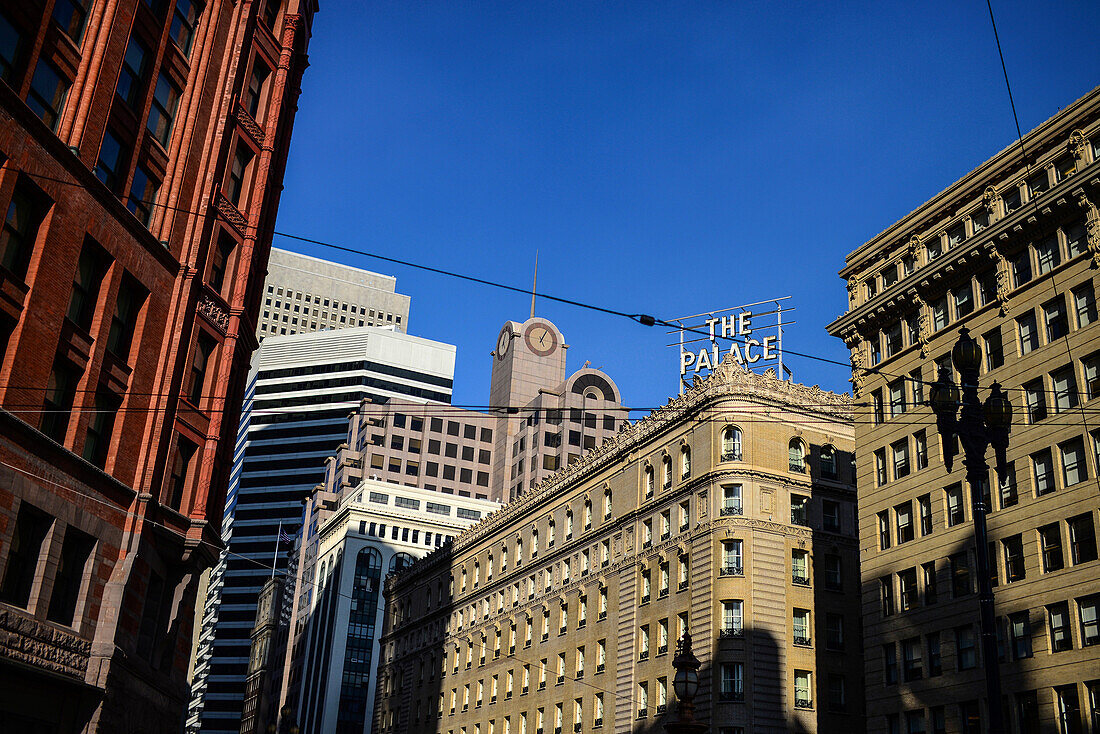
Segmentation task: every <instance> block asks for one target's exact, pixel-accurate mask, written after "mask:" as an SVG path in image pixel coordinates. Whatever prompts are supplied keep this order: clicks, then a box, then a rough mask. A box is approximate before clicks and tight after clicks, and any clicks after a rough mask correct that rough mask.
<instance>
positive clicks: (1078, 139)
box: [1067, 130, 1088, 163]
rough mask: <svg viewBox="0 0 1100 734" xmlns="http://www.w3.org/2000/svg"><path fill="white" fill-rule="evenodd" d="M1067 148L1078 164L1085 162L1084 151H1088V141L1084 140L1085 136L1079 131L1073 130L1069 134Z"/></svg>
mask: <svg viewBox="0 0 1100 734" xmlns="http://www.w3.org/2000/svg"><path fill="white" fill-rule="evenodd" d="M1067 147H1068V148H1069V152H1070V154H1071V155H1072V156H1073V157H1074V158H1075V159H1076V160H1077V162H1078V163H1083V162H1084V160H1085V151H1086V150H1087V149H1088V140H1086V139H1085V134H1084V133H1083V132H1081V131H1080V130H1074V131H1073V132H1071V133H1070V134H1069V145H1068V146H1067Z"/></svg>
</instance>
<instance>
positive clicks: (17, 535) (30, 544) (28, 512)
mask: <svg viewBox="0 0 1100 734" xmlns="http://www.w3.org/2000/svg"><path fill="white" fill-rule="evenodd" d="M51 522H52V519H51V518H50V516H49V515H47V514H46V513H44V512H42V511H41V510H39V509H38V508H37V507H34V506H33V505H30V504H28V503H26V502H24V503H22V504H20V505H19V514H18V515H16V518H15V530H14V532H12V536H11V545H10V546H9V547H8V563H7V568H6V569H5V571H4V581H3V583H2V584H0V601H3V602H5V603H7V604H11V605H13V606H17V607H23V608H26V606H27V604H28V603H29V602H30V598H31V586H32V585H33V584H34V577H35V571H36V570H37V569H38V558H39V555H40V554H41V552H42V541H43V540H45V538H46V533H47V532H49V529H50V523H51Z"/></svg>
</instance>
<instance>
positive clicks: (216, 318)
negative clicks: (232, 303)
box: [199, 293, 229, 334]
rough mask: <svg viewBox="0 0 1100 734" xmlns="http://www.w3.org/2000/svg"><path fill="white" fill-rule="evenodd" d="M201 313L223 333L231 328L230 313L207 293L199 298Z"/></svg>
mask: <svg viewBox="0 0 1100 734" xmlns="http://www.w3.org/2000/svg"><path fill="white" fill-rule="evenodd" d="M199 313H201V314H202V315H203V316H205V317H206V319H207V321H209V322H210V323H211V324H213V325H214V326H216V327H217V328H218V330H219V331H221V333H222V334H225V332H226V330H227V329H229V313H228V312H227V311H226V310H225V309H224V308H222V307H221V306H220V305H219V304H218V302H217V301H215V300H214V299H213V298H211V297H210V296H208V295H206V294H205V293H204V294H203V295H202V298H200V299H199Z"/></svg>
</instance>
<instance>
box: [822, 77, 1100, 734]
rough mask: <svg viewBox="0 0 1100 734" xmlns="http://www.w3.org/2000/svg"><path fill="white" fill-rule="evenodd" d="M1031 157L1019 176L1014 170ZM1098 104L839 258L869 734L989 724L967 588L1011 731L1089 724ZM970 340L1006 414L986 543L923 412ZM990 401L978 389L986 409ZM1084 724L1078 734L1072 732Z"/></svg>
mask: <svg viewBox="0 0 1100 734" xmlns="http://www.w3.org/2000/svg"><path fill="white" fill-rule="evenodd" d="M1022 153H1026V157H1022ZM1098 202H1100V88H1098V89H1094V90H1093V91H1091V92H1090V93H1089V94H1087V95H1086V96H1084V97H1082V98H1081V99H1079V100H1077V101H1076V102H1074V103H1072V104H1070V105H1068V106H1067V107H1065V108H1064V109H1062V110H1061V111H1060V112H1059V113H1058V114H1057V115H1055V116H1054V117H1052V118H1050V119H1049V120H1047V121H1046V122H1044V123H1043V124H1042V125H1040V126H1039V127H1037V128H1036V129H1035V130H1033V131H1031V132H1030V133H1028V134H1027V135H1026V136H1025V137H1024V139H1023V140H1022V142H1019V143H1017V142H1013V143H1012V144H1011V145H1009V146H1008V147H1007V148H1005V149H1004V150H1003V151H1002V152H1000V153H998V154H997V155H996V156H994V157H993V158H991V159H990V160H988V161H986V162H985V163H983V164H982V165H981V166H979V167H978V168H976V169H975V170H973V171H971V172H970V173H968V174H966V175H965V176H964V177H962V178H961V179H959V180H958V181H956V182H955V183H953V184H951V186H949V187H948V188H947V189H946V190H944V191H943V192H941V193H940V194H938V195H937V196H935V197H934V198H932V199H931V200H929V201H927V202H925V203H924V204H922V205H921V206H920V207H918V208H917V209H916V210H915V211H913V212H912V213H910V214H909V215H907V216H906V217H904V218H903V219H901V220H900V221H898V222H897V223H896V224H894V225H892V226H891V227H890V228H889V229H887V230H886V231H885V232H883V233H881V234H879V235H878V236H876V237H875V238H874V239H872V240H870V241H869V242H867V243H866V244H864V245H862V246H861V247H859V248H858V249H856V250H855V251H854V252H852V253H851V254H850V255H849V256H848V258H847V261H846V265H845V267H844V269H843V270H842V271H841V273H840V275H841V277H843V278H844V279H845V280H847V282H848V292H849V298H850V307H849V310H848V312H847V313H846V314H844V315H843V316H841V317H840V318H838V319H837V320H836V321H835V322H833V323H832V324H831V325H830V326H829V332H830V333H831V334H833V335H834V336H838V337H840V338H843V339H844V341H845V343H846V344H847V345H848V346H849V347H850V348H851V350H852V381H853V384H854V386H855V393H856V398H857V401H858V403H859V404H862V405H865V406H866V407H865V408H863V409H862V411H861V413H860V419H859V420H857V421H856V453H857V455H858V456H859V457H860V458H859V466H858V477H859V485H860V507H859V526H860V541H861V543H860V546H861V549H862V560H861V565H862V573H863V600H864V608H863V620H864V632H865V635H866V640H867V651H868V653H867V658H866V661H867V662H866V685H867V716H868V730H869V731H871V732H899V731H909V732H914V731H919V732H925V731H927V732H930V733H933V734H936V733H941V732H972V731H973V732H978V731H982V730H984V727H983V721H985V722H987V721H988V715H989V708H988V707H989V705H990V704H989V702H988V701H987V700H985V699H983V695H984V692H985V682H984V681H985V679H984V675H983V666H984V663H985V661H983V660H982V659H981V652H980V649H979V647H980V645H979V644H978V629H977V611H978V603H977V595H976V594H975V593H974V592H975V579H974V577H973V573H972V569H973V568H974V564H975V558H976V556H975V553H976V552H987V553H988V554H989V555H988V558H989V562H990V567H991V579H992V581H993V583H994V584H995V613H996V615H997V623H998V637H999V640H1000V662H999V663H998V664H999V666H1000V673H1001V680H1002V693H1003V696H1004V700H1003V701H1001V702H999V704H995V705H1001V706H1003V710H1004V711H1005V714H1006V720H1007V722H1008V726H1009V730H1010V731H1013V732H1033V731H1040V730H1042V731H1048V730H1049V731H1054V730H1057V731H1060V732H1065V733H1068V732H1078V731H1082V730H1083V727H1084V726H1086V725H1090V726H1091V727H1092V729H1091V730H1093V731H1096V730H1098V727H1100V719H1098V718H1097V717H1098V716H1100V672H1098V671H1100V626H1098V625H1100V622H1098V605H1100V573H1098V571H1100V561H1098V560H1097V551H1096V540H1095V532H1096V530H1095V528H1096V524H1097V521H1098V520H1100V517H1098V515H1097V508H1098V506H1100V503H1098V502H1097V496H1098V495H1097V486H1098V485H1097V473H1098V471H1100V466H1098V460H1100V429H1098V426H1100V421H1098V420H1097V419H1096V417H1095V416H1096V412H1097V407H1100V403H1098V402H1097V401H1098V400H1100V351H1098V350H1100V323H1098V319H1097V308H1096V287H1097V275H1096V274H1097V272H1098V270H1097V268H1098V267H1100V218H1098V212H1097V203H1098ZM962 326H965V327H966V328H968V329H969V331H970V333H971V334H972V335H973V337H974V338H975V339H977V340H978V342H979V344H980V345H981V349H982V369H981V372H982V375H981V385H982V386H983V388H988V387H989V385H991V384H992V383H993V382H994V381H998V382H999V383H1000V384H1001V385H1002V386H1003V387H1004V388H1006V390H1007V392H1008V395H1009V398H1010V399H1011V401H1012V403H1013V406H1014V409H1015V414H1014V416H1013V421H1012V432H1011V441H1010V444H1009V447H1008V452H1007V460H1008V462H1009V464H1008V468H1009V470H1008V473H1007V476H1006V478H1005V479H1004V481H1001V480H999V479H998V478H997V477H996V475H991V477H990V480H989V481H988V482H987V483H986V485H985V486H983V487H979V488H978V490H979V492H980V494H979V495H978V496H984V497H986V502H988V503H991V510H992V513H991V514H990V515H989V517H988V528H989V540H990V543H989V546H988V548H985V549H982V548H975V543H974V535H973V532H974V531H973V525H972V522H971V521H972V519H973V503H972V495H971V488H970V487H964V486H963V483H964V469H963V467H962V462H961V460H960V458H956V460H955V465H954V469H953V470H949V469H948V468H947V467H946V466H945V463H944V460H943V453H944V452H943V450H942V445H943V444H942V442H941V440H940V439H939V438H938V436H937V429H936V420H935V416H934V415H933V414H932V412H931V410H930V408H929V407H928V396H929V388H930V384H931V383H932V382H933V381H934V380H936V379H937V376H938V373H939V369H940V368H944V369H946V370H948V372H949V374H953V375H954V376H953V379H954V380H956V381H957V380H958V376H957V373H953V371H952V368H951V356H950V351H951V347H952V345H953V344H954V343H955V341H956V340H957V339H958V336H959V327H962ZM987 395H988V392H987V391H986V390H984V389H983V390H982V391H981V393H980V397H981V398H982V399H984V398H985V397H986V396H987ZM1086 722H1087V723H1086Z"/></svg>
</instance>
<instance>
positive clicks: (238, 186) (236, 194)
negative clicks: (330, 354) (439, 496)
mask: <svg viewBox="0 0 1100 734" xmlns="http://www.w3.org/2000/svg"><path fill="white" fill-rule="evenodd" d="M253 157H254V154H253V153H252V149H251V148H249V147H248V146H247V145H245V144H244V143H243V142H240V141H238V144H237V150H236V152H235V153H234V154H233V164H232V165H231V166H230V168H229V178H228V179H227V180H226V184H225V198H227V199H229V201H230V203H232V204H233V206H235V207H237V208H238V209H240V208H242V206H243V203H242V198H243V197H242V195H243V193H244V188H245V179H246V178H247V177H248V173H249V170H250V167H251V165H252V159H253ZM447 445H448V446H451V445H453V444H447ZM448 455H449V456H450V454H448Z"/></svg>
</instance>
